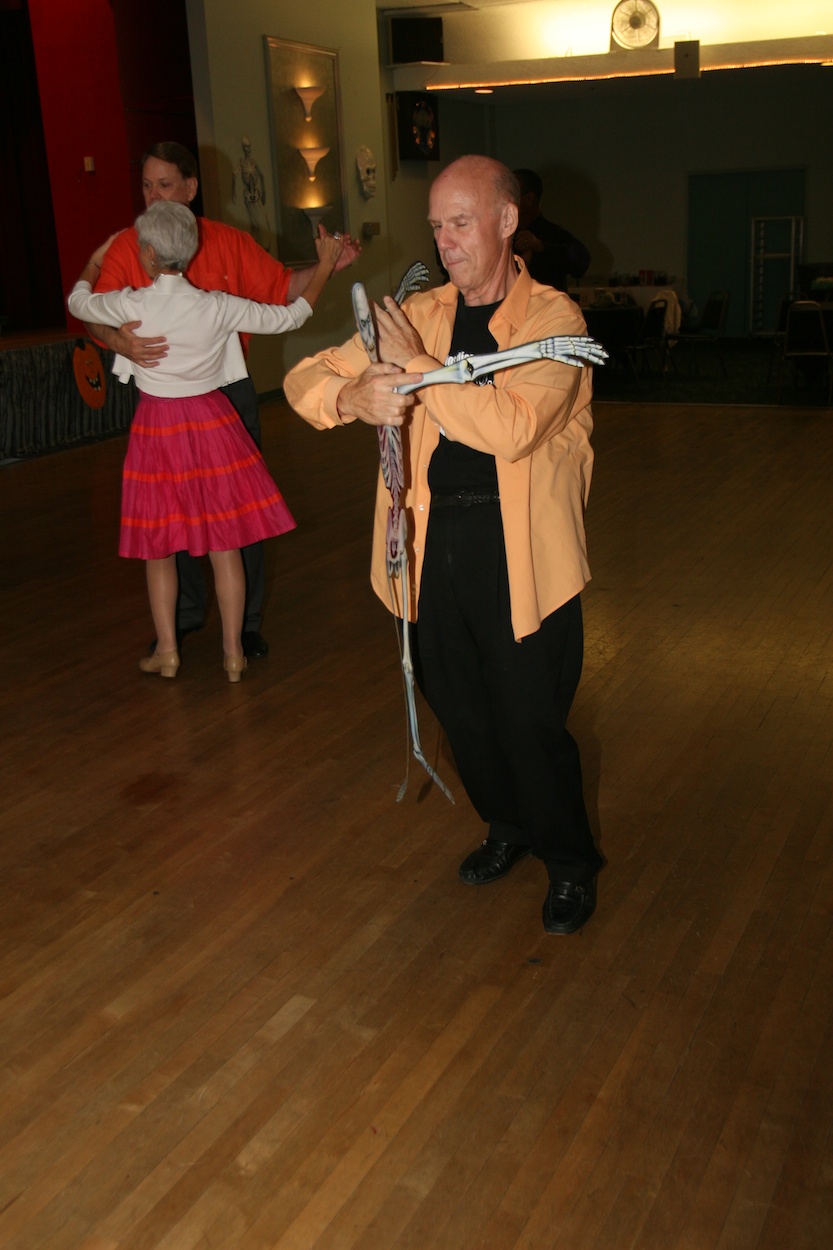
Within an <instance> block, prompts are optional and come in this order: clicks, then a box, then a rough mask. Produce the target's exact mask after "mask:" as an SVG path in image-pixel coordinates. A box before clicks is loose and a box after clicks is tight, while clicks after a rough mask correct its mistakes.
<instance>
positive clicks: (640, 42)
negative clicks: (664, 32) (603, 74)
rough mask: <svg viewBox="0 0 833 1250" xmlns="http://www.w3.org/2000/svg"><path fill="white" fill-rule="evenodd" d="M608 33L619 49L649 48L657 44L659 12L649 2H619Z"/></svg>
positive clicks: (629, 0) (620, 0) (639, 0)
mask: <svg viewBox="0 0 833 1250" xmlns="http://www.w3.org/2000/svg"><path fill="white" fill-rule="evenodd" d="M610 33H611V35H612V36H613V38H614V39H615V41H616V43H618V45H619V47H620V48H628V49H630V48H650V47H652V46H656V45H657V44H658V43H659V12H658V10H657V8H656V5H653V4H651V0H619V4H617V6H616V8H615V9H614V10H613V17H612V18H611V19H610Z"/></svg>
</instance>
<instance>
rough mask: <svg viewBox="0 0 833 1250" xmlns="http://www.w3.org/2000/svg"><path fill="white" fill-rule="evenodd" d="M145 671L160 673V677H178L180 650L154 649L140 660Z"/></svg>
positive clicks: (141, 667)
mask: <svg viewBox="0 0 833 1250" xmlns="http://www.w3.org/2000/svg"><path fill="white" fill-rule="evenodd" d="M139 668H140V669H141V670H142V672H143V673H158V674H159V676H160V677H176V674H177V669H178V668H179V652H178V651H154V653H153V655H146V656H145V657H144V658H143V659H141V660H140V661H139Z"/></svg>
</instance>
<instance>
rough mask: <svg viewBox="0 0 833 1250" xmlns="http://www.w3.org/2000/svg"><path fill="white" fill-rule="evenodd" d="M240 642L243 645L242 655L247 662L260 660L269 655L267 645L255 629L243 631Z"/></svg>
mask: <svg viewBox="0 0 833 1250" xmlns="http://www.w3.org/2000/svg"><path fill="white" fill-rule="evenodd" d="M241 642H242V643H243V654H244V655H245V656H246V658H247V659H249V660H262V659H263V657H264V656H265V655H268V654H269V643H268V642H267V641H266V639H265V638H264V637H263V634H259V633H258V632H257V630H255V629H244V631H243V634H242V637H241Z"/></svg>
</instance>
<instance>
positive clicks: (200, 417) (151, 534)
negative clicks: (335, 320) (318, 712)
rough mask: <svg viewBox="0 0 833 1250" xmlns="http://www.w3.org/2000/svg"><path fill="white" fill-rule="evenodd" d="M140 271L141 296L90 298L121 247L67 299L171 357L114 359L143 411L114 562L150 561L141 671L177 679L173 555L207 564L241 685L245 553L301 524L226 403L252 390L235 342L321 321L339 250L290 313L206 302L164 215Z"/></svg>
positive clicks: (152, 216) (135, 427)
mask: <svg viewBox="0 0 833 1250" xmlns="http://www.w3.org/2000/svg"><path fill="white" fill-rule="evenodd" d="M136 229H137V232H138V236H139V259H140V261H141V263H142V267H143V269H144V270H145V272H146V273H147V274H148V276H149V277H150V278H151V279H152V285H151V286H149V287H143V288H142V289H141V290H132V289H127V290H123V291H109V292H107V293H104V294H100V295H94V294H93V293H92V284H93V283H94V282H95V280H96V277H97V275H98V272H99V271H100V269H101V261H102V258H103V257H104V254H105V253H106V251H107V248H108V247H109V246H110V244H111V243H112V241H113V239H114V238H116V235H112V236H111V237H110V238H109V239H108V240H107V242H106V243H104V244H102V246H101V247H99V248H98V249H97V250H96V251H95V252H94V253H93V255H92V256H91V257H90V259H89V261H88V262H87V264H86V265H85V267H84V270H83V272H82V274H81V277H80V278H79V280H78V282H77V283H76V284H75V287H74V288H73V291H72V294H71V295H70V297H69V301H68V303H69V309H70V312H71V313H72V314H73V316H75V317H78V318H79V320H81V321H89V322H95V323H98V324H101V325H111V326H122V325H125V324H126V323H128V322H141V323H142V332H143V333H144V334H149V335H164V337H165V338H166V339H167V341H168V351H167V355H165V356H164V357H163V358H162V359H160V360H158V361H155V362H154V363H153V364H152V365H149V366H143V365H138V364H134V363H132V362H131V361H129V360H126V359H125V358H124V357H122V356H116V359H115V361H114V364H113V372H114V373H115V374H116V376H117V377H119V379H120V380H121V381H122V382H127V380H128V378H129V377H131V376H133V377H135V379H136V385H137V387H138V389H139V392H140V400H139V403H138V405H137V407H136V413H135V415H134V417H133V422H132V425H131V428H130V438H129V442H128V447H127V455H126V457H125V462H124V471H123V475H122V519H121V536H120V540H119V555H122V556H128V557H135V558H138V559H142V560H145V561H146V568H147V583H148V595H149V598H150V608H151V613H152V616H153V623H154V625H155V626H156V638H157V643H156V650H155V651H154V653H153V655H151V656H148V657H146V658H144V659H142V660H140V661H139V667H140V668H141V669H142V671H143V672H145V673H158V674H159V675H160V676H162V677H175V676H176V674H177V671H178V669H179V663H180V661H179V652H178V649H177V638H176V597H177V589H178V583H177V572H176V563H175V558H174V557H175V553H176V552H177V551H188V552H189V553H190V554H191V555H194V556H201V555H205V554H206V553H208V555H209V556H210V559H211V564H212V568H213V570H214V582H215V588H216V593H217V602H218V604H219V608H220V616H221V619H222V624H223V668H224V669H225V672H226V673H227V675H228V680H229V681H231V682H238V681H239V680H240V677H241V674H242V672H243V670H244V669H245V668H246V660H245V657H244V656H243V650H242V645H241V641H240V635H241V632H242V628H243V607H244V600H245V575H244V572H243V562H242V559H241V557H240V548H241V547H242V546H248V545H249V544H250V543H254V542H259V541H261V540H262V539H265V538H271V537H274V536H276V535H278V534H284V533H286V532H287V531H288V530H291V529H294V527H295V521H294V520H293V518H292V515H291V513H290V511H289V509H288V508H287V506H286V504H285V503H284V500H283V498H282V496H281V493H280V491H279V490H278V488H277V486H276V485H275V483H274V481H273V480H272V478H271V477H270V475H269V473H268V471H267V469H266V466H265V464H264V462H263V457H262V456H261V454H260V452H259V450H258V448H257V447H256V446H255V443H254V441H253V440H252V438H251V436H250V435H249V434H248V433H247V431H246V429H245V428H244V426H243V423H242V421H241V420H240V417H239V416H238V415H237V412H236V411H235V410H234V408H233V407H232V405H231V403H230V401H229V400H228V399H227V398H226V396H225V395H224V394H222V392H221V391H220V390H219V388H220V387H221V386H227V385H228V384H229V383H231V382H236V381H239V380H240V379H241V378H244V377H246V373H247V370H246V364H245V360H244V357H243V351H242V348H241V346H240V341H239V339H238V335H237V332H238V331H246V332H249V333H259V334H281V333H283V332H284V331H286V330H293V329H296V328H297V327H298V326H300V325H302V324H303V323H304V322H305V321H306V320H307V319H308V318H309V317H311V316H312V307H313V305H314V304H315V302H316V300H317V299H318V297H319V295H320V294H321V291H322V290H323V288H324V284H325V282H326V281H327V278H328V277H329V276H330V274H331V273H332V271H333V269H334V268H335V264H336V261H337V260H338V258H339V255H340V253H341V249H342V248H343V246H344V244H343V241H342V240H336V239H334V238H332V237H329V236H328V237H326V238H319V239H316V244H315V245H316V249H317V251H318V265H317V267H316V269H315V271H314V273H313V277H312V279H311V281H310V283H309V285H308V286H307V287H306V289H305V291H304V294H303V296H301V297H300V298H299V299H297V300H295V302H294V303H293V304H290V305H288V306H283V305H277V304H256V303H254V302H252V301H251V300H246V299H241V298H240V297H239V296H236V295H228V294H226V293H225V292H223V291H201V290H198V289H197V288H196V287H193V286H191V284H190V283H189V282H188V279H187V278H186V277H185V275H184V272H183V271H184V270H185V269H186V268H187V266H188V262H189V261H190V260H191V258H192V257H193V255H194V253H195V252H196V250H197V246H198V233H197V224H196V221H195V219H194V215H193V213H192V212H191V210H190V209H188V208H186V207H185V205H184V204H179V203H176V202H174V201H160V202H158V203H155V204H151V206H150V207H149V208H148V209H147V211H146V212H144V213H142V215H141V217H139V218H138V220H137V221H136Z"/></svg>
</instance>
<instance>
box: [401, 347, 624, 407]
mask: <svg viewBox="0 0 833 1250" xmlns="http://www.w3.org/2000/svg"><path fill="white" fill-rule="evenodd" d="M533 360H557V361H559V363H561V364H563V365H572V366H573V367H574V368H577V369H580V368H582V367H583V366H584V365H603V364H604V362H605V361H606V360H607V352H606V351H605V349H604V348H603V347H602V346H601V345H600V344H599V343H597V342H596V341H595V340H594V339H591V338H588V337H587V336H586V335H571V334H565V335H559V336H557V337H555V338H549V339H538V340H537V342H535V343H524V344H522V345H521V346H519V347H509V348H507V350H506V351H503V352H491V353H490V354H488V355H485V356H464V357H463V359H462V360H457V361H455V363H454V364H451V365H445V366H444V368H442V369H432V370H431V371H430V372H429V373H425V374H423V377H422V381H421V382H417V383H406V384H403V385H402V386H400V387H397V390H398V391H399V393H400V395H408V394H410V392H411V391H415V390H419V389H421V388H422V387H423V386H436V385H438V384H440V383H443V382H473V381H475V379H477V378H480V377H483V375H484V374H487V373H493V372H494V371H495V370H496V369H510V368H512V367H513V366H515V365H524V364H529V363H530V361H533Z"/></svg>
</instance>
